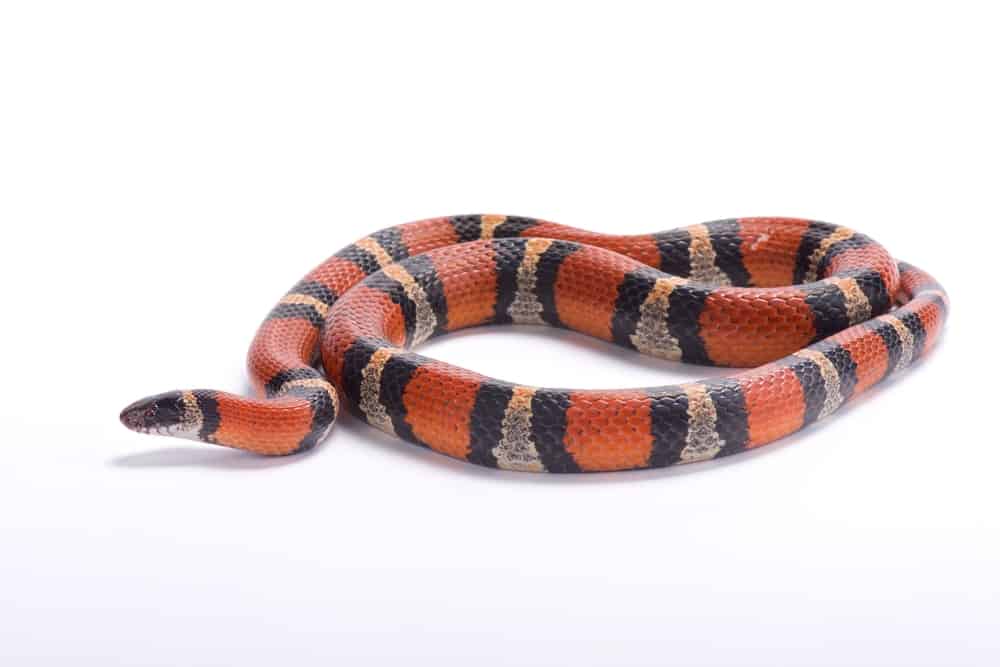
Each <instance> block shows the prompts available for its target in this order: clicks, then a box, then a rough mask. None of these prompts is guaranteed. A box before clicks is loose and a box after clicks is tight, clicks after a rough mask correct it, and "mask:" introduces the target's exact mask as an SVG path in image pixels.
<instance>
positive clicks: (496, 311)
mask: <svg viewBox="0 0 1000 667" xmlns="http://www.w3.org/2000/svg"><path fill="white" fill-rule="evenodd" d="M947 309H948V298H947V296H946V294H945V292H944V290H943V289H942V288H941V286H940V285H938V283H937V282H936V281H935V280H934V279H933V278H932V277H931V276H929V275H928V274H927V273H925V272H923V271H921V270H919V269H917V268H916V267H913V266H911V265H909V264H906V263H903V262H897V261H896V260H894V259H893V257H892V256H891V255H890V254H889V253H888V252H887V251H886V250H885V248H883V247H882V246H881V245H879V244H878V243H876V242H874V241H873V240H872V239H870V238H869V237H867V236H865V235H863V234H860V233H858V232H855V231H852V230H850V229H848V228H846V227H840V226H836V225H832V224H828V223H823V222H816V221H810V220H801V219H793V218H741V219H730V220H719V221H715V222H709V223H705V224H699V225H693V226H690V227H685V228H681V229H675V230H671V231H666V232H661V233H656V234H647V235H635V236H616V235H608V234H599V233H594V232H588V231H584V230H582V229H577V228H574V227H569V226H565V225H560V224H556V223H553V222H547V221H544V220H538V219H533V218H525V217H515V216H503V215H462V216H451V217H443V218H433V219H429V220H421V221H418V222H412V223H408V224H404V225H399V226H396V227H390V228H387V229H383V230H381V231H379V232H377V233H374V234H372V235H370V236H367V237H365V238H363V239H361V240H360V241H358V242H356V243H354V244H352V245H350V246H348V247H346V248H344V249H343V250H341V251H340V252H338V253H336V254H335V255H333V256H332V257H331V258H330V259H328V260H327V261H325V262H323V263H322V264H321V265H319V266H318V267H316V268H315V269H314V270H313V271H311V272H310V273H309V274H308V275H306V277H305V278H304V279H303V280H301V281H300V282H299V283H297V284H296V285H295V286H294V287H293V288H292V289H291V290H290V291H289V292H288V293H287V294H286V295H285V296H284V298H282V299H281V301H280V302H279V303H278V304H277V306H275V307H274V309H273V310H272V311H271V313H270V314H269V316H268V317H267V319H266V320H265V321H264V322H263V324H262V325H261V326H260V328H259V330H258V331H257V334H256V337H255V338H254V341H253V344H252V346H251V348H250V352H249V358H248V366H249V373H250V377H251V379H252V383H253V385H254V388H255V391H256V392H257V394H258V396H257V397H256V398H246V397H243V396H238V395H233V394H229V393H224V392H220V391H211V390H187V391H171V392H167V393H163V394H158V395H156V396H150V397H148V398H145V399H142V400H140V401H137V402H135V403H133V404H132V405H130V406H128V407H127V408H125V410H124V411H123V412H122V413H121V420H122V422H123V423H124V424H125V425H126V426H127V427H128V428H130V429H132V430H135V431H140V432H145V433H159V434H164V435H171V436H178V437H185V438H193V439H196V440H200V441H204V442H209V443H214V444H217V445H225V446H227V447H235V448H238V449H244V450H249V451H251V452H256V453H258V454H267V455H283V454H294V453H297V452H302V451H305V450H308V449H310V448H312V447H314V446H315V445H316V444H317V443H318V442H320V441H321V440H323V438H325V437H326V436H327V434H328V433H329V431H330V429H331V427H332V426H333V423H334V421H335V420H336V418H337V413H338V409H339V407H338V406H339V405H340V403H341V401H342V400H344V399H346V400H347V402H348V403H349V404H350V405H351V406H353V407H354V408H355V409H356V412H357V414H358V415H359V416H360V417H362V418H363V419H365V420H366V421H367V422H368V423H369V424H371V425H373V426H376V427H378V428H379V429H381V430H383V431H385V432H387V433H390V434H393V435H395V436H398V437H400V438H402V439H404V440H408V441H410V442H413V443H417V444H419V445H422V446H425V447H429V448H431V449H433V450H435V451H437V452H441V453H443V454H447V455H449V456H453V457H456V458H459V459H463V460H466V461H469V462H471V463H476V464H480V465H484V466H490V467H496V468H503V469H508V470H520V471H537V472H542V471H547V472H583V471H610V470H625V469H633V468H649V467H662V466H669V465H673V464H677V463H687V462H692V461H702V460H707V459H712V458H716V457H721V456H726V455H729V454H735V453H737V452H741V451H744V450H747V449H751V448H754V447H758V446H760V445H763V444H765V443H769V442H772V441H774V440H776V439H778V438H781V437H783V436H785V435H788V434H790V433H792V432H794V431H797V430H799V429H801V428H803V427H804V426H806V425H808V424H810V423H812V422H814V421H816V420H819V419H822V418H824V417H826V416H828V415H829V414H831V413H832V412H834V411H835V410H836V409H837V408H838V407H839V406H841V405H843V404H844V402H845V401H847V400H848V399H850V398H852V397H854V396H857V395H859V394H861V393H862V392H864V391H865V390H866V389H868V388H869V387H871V386H872V385H874V384H875V383H877V382H879V381H880V380H883V379H885V378H886V377H888V376H890V375H892V374H894V373H896V372H898V371H900V370H902V369H904V368H906V367H907V366H909V365H910V364H911V363H912V362H913V361H914V360H916V359H917V358H919V357H921V356H922V355H923V354H925V353H926V352H927V351H928V350H929V349H930V348H931V346H932V345H933V343H934V341H935V340H936V339H937V337H938V335H939V333H940V331H941V329H942V326H943V324H944V320H945V317H946V313H947ZM511 323H513V324H547V325H551V326H556V327H564V328H568V329H572V330H574V331H578V332H582V333H585V334H589V335H591V336H594V337H596V338H600V339H603V340H606V341H612V342H614V343H617V344H619V345H622V346H624V347H628V348H632V349H634V350H637V351H638V352H641V353H643V354H647V355H652V356H655V357H660V358H664V359H671V360H678V361H684V362H690V363H696V364H709V365H718V366H732V367H746V368H749V370H744V371H742V372H739V373H735V374H733V375H731V376H729V377H725V378H718V379H710V380H703V381H697V382H687V383H682V384H676V385H667V386H658V387H647V388H637V389H625V390H600V389H581V390H577V389H550V388H541V387H530V386H524V385H519V384H514V383H510V382H505V381H500V380H496V379H492V378H488V377H484V376H482V375H479V374H477V373H475V372H472V371H470V370H466V369H463V368H458V367H456V366H452V365H450V364H447V363H443V362H441V361H436V360H434V359H430V358H427V357H424V356H421V355H419V354H416V353H414V352H412V351H410V349H411V347H413V346H416V345H419V344H420V343H422V342H423V341H425V340H427V339H428V338H430V337H432V336H437V335H440V334H444V333H446V332H450V331H457V330H459V329H464V328H466V327H473V326H478V325H484V324H511ZM320 362H321V363H322V365H321V368H322V369H323V370H322V371H320V370H318V367H319V366H320Z"/></svg>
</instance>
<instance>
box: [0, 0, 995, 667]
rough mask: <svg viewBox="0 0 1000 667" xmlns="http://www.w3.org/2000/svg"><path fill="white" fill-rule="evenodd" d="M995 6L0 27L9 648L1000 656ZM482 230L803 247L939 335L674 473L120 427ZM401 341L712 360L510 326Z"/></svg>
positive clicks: (138, 19) (498, 350)
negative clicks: (377, 269) (440, 232)
mask: <svg viewBox="0 0 1000 667" xmlns="http://www.w3.org/2000/svg"><path fill="white" fill-rule="evenodd" d="M356 5H360V3H356ZM988 7H989V5H986V4H984V5H982V6H976V5H971V4H964V3H940V4H939V5H938V6H937V7H933V6H932V7H928V6H925V5H922V4H920V3H905V4H899V5H890V4H880V3H859V4H857V5H846V4H843V3H790V4H782V5H772V4H759V3H755V4H753V5H752V6H751V5H750V4H749V3H747V5H745V6H744V5H739V4H736V5H714V4H708V3H698V4H697V5H694V4H692V5H691V7H689V8H688V9H666V8H663V7H658V6H657V5H652V4H651V5H634V4H627V3H608V4H607V5H605V6H604V7H598V6H592V5H586V4H576V3H574V4H571V5H549V4H541V3H527V4H519V3H506V2H505V3H490V4H466V3H456V4H452V5H439V4H431V5H428V4H427V3H419V4H418V3H414V4H413V5H412V6H406V5H391V6H390V5H385V6H374V5H372V6H369V7H367V8H360V7H359V6H343V7H339V8H334V7H332V6H323V5H300V4H291V3H274V4H271V5H264V4H259V3H230V4H217V3H213V4H206V3H189V4H181V3H156V4H153V3H120V4H109V3H65V4H51V3H44V2H24V3H16V2H15V3H5V4H4V5H3V9H0V96H2V104H0V220H2V221H3V227H4V232H3V239H4V240H3V244H2V247H3V262H2V263H0V272H2V280H3V283H2V284H3V285H4V287H3V289H4V302H5V303H4V305H5V313H6V314H5V316H4V318H3V320H4V324H5V326H4V333H3V345H4V355H3V359H4V361H3V370H4V378H3V384H2V388H0V392H2V401H0V412H2V415H0V419H2V423H3V432H4V437H3V463H2V464H0V663H2V664H4V665H12V666H14V665H16V666H18V667H20V666H25V667H28V666H34V665H55V664H72V665H111V664H121V665H171V666H174V665H236V664H238V665H244V666H248V665H265V664H272V665H273V664H294V665H302V666H305V665H330V664H341V665H376V664H378V665H382V664H385V665H398V664H420V665H422V664H434V665H469V664H478V665H515V664H524V665H536V664H537V665H542V664H550V665H567V664H572V665H581V666H583V665H616V666H618V665H654V664H668V663H669V664H678V665H734V664H743V665H795V666H797V667H801V666H808V665H838V666H839V665H845V664H852V665H907V666H914V665H945V664H946V665H949V666H958V665H962V666H965V665H983V666H985V665H996V664H998V663H1000V637H998V633H997V626H998V619H1000V602H998V595H1000V567H998V564H1000V563H998V561H1000V538H998V532H997V519H996V516H997V510H998V502H1000V492H998V489H997V481H996V480H997V470H998V465H1000V453H998V449H997V436H996V434H997V426H996V423H997V422H996V412H995V411H996V408H995V402H996V401H995V398H994V396H995V391H996V386H997V385H996V379H997V377H998V375H997V371H998V369H997V363H996V353H995V349H996V347H995V346H996V335H995V333H994V332H995V331H996V328H995V327H996V320H995V318H994V317H992V314H995V312H996V304H997V298H996V293H997V292H996V290H997V281H996V278H995V275H996V274H995V271H996V266H995V265H996V262H995V259H994V258H995V256H996V250H995V248H996V242H997V241H996V232H995V229H996V224H997V221H998V215H997V210H998V209H997V201H996V186H997V182H998V170H997V154H998V148H1000V145H998V141H997V131H996V127H997V118H998V112H1000V108H998V105H997V100H996V97H995V95H996V91H997V87H996V63H997V61H998V57H1000V53H998V48H997V41H996V35H995V30H994V28H995V25H996V21H995V17H993V16H990V15H989V13H988V9H987V8H988ZM477 211H482V212H501V213H511V214H522V215H533V216H539V217H545V218H549V219H554V220H558V221H563V222H567V223H571V224H576V225H579V226H582V227H586V228H591V229H595V230H606V231H611V230H614V231H619V232H629V231H634V232H649V231H655V230H660V229H667V228H671V227H675V226H679V225H683V224H691V223H695V222H701V221H706V220H712V219H716V218H721V217H728V216H741V215H794V216H806V217H814V218H819V219H825V220H831V221H835V222H839V223H843V224H848V225H850V226H852V227H856V228H858V229H861V230H863V231H865V232H867V233H869V234H871V235H872V236H874V237H876V238H877V239H879V240H881V241H882V242H884V243H885V244H886V245H887V246H888V247H889V248H890V249H891V250H893V252H895V253H896V254H897V255H898V256H899V257H901V258H903V259H906V260H907V261H910V262H913V263H916V264H918V265H919V266H922V267H926V268H927V269H929V270H931V271H932V272H933V273H934V274H935V275H936V276H937V277H938V278H939V280H941V282H942V283H943V284H944V285H945V286H946V287H947V288H948V289H949V291H950V293H951V295H952V297H953V315H952V318H951V319H950V321H949V322H948V326H947V331H946V333H945V335H944V337H943V340H942V341H941V345H940V346H939V347H938V349H937V350H936V352H935V353H934V354H933V355H932V356H931V357H930V358H929V359H927V360H926V361H925V362H922V363H920V364H919V365H918V366H917V367H915V368H914V369H912V371H911V372H908V373H906V374H905V376H903V377H901V378H899V379H898V380H897V381H894V382H892V383H891V385H890V386H887V387H882V388H880V389H879V390H878V391H875V392H873V393H872V394H871V395H870V396H869V397H868V399H867V400H864V401H861V402H857V403H855V404H854V405H853V406H851V407H849V408H847V409H845V410H843V411H841V412H840V413H838V414H837V415H836V416H835V417H833V418H831V419H830V420H828V421H827V422H825V423H824V424H822V425H819V426H816V427H813V428H810V429H808V430H807V431H805V432H804V433H802V434H800V435H798V436H795V437H792V438H789V439H788V440H786V441H785V442H784V443H782V444H778V445H774V446H770V447H767V448H765V449H764V450H761V451H759V452H757V453H754V454H749V455H743V456H738V457H733V458H730V459H727V460H725V461H721V462H718V463H712V464H702V465H692V466H688V467H681V468H676V469H672V470H668V471H654V472H641V473H634V474H613V475H593V476H582V477H581V476H577V477H546V476H532V475H526V474H504V473H500V472H495V471H489V470H483V469H479V468H476V467H474V466H471V465H465V464H461V463H458V462H455V461H451V460H448V459H446V458H444V457H441V456H438V455H435V454H433V453H430V452H426V451H421V450H419V449H416V448H414V447H412V446H409V445H406V444H403V443H398V442H396V441H394V440H390V439H388V438H386V437H383V436H381V435H380V434H379V433H377V432H376V431H374V430H373V429H370V428H367V427H363V426H361V425H360V424H359V423H358V422H357V421H356V420H354V419H353V418H345V419H344V420H343V422H342V423H341V424H339V425H338V426H337V428H336V429H335V431H334V434H333V435H332V437H331V438H330V439H329V440H328V441H327V442H326V443H325V444H324V445H323V446H321V447H320V448H319V449H318V450H317V451H315V453H313V454H310V455H308V456H302V457H298V458H291V459H282V460H265V459H261V458H255V457H252V456H247V455H243V454H240V453H237V452H231V451H228V450H223V449H214V448H211V447H208V446H199V445H197V444H193V443H185V442H183V441H171V440H166V439H161V440H157V439H153V438H150V437H142V436H139V435H136V434H133V433H129V432H127V431H126V430H125V429H124V428H122V427H121V426H120V425H119V424H118V422H117V413H118V410H119V409H120V408H121V407H122V406H123V405H124V404H125V403H127V402H129V401H131V400H133V399H135V398H138V397H140V396H142V395H145V394H148V393H153V392H157V391H162V390H166V389H170V388H176V387H214V388H219V389H229V390H240V389H241V388H244V387H245V380H244V374H243V363H242V362H243V355H244V353H245V349H246V346H247V344H248V343H249V341H250V338H251V336H252V333H253V330H254V328H255V327H256V325H257V324H258V323H259V321H260V320H261V319H262V318H263V316H264V315H265V314H266V313H267V311H268V310H269V309H270V307H271V305H272V304H273V302H274V301H275V300H276V299H277V298H278V297H279V296H280V295H281V294H282V293H283V292H284V290H285V289H286V288H287V287H289V286H290V285H291V284H293V283H294V282H295V281H296V280H297V279H298V278H299V277H300V275H302V274H303V273H304V272H305V271H306V270H307V269H308V268H309V267H310V266H312V265H313V264H315V263H317V262H319V261H320V260H322V259H323V258H324V257H326V256H327V255H328V254H330V253H332V252H333V251H335V250H337V249H338V248H340V247H341V246H343V245H345V244H347V243H349V242H351V241H353V240H355V239H356V238H358V237H361V236H363V235H365V234H367V233H369V232H371V231H373V230H375V229H378V228H380V227H383V226H387V225H391V224H396V223H398V222H404V221H407V220H413V219H418V218H422V217H428V216H432V215H445V214H451V213H464V212H477ZM425 351H426V352H428V353H430V354H433V355H436V356H439V357H441V358H444V359H447V360H449V361H453V362H458V363H462V364H465V365H467V366H469V367H472V368H474V369H476V370H479V371H482V372H486V373H490V374H493V375H498V376H501V377H503V378H506V379H511V380H516V381H520V382H526V383H538V384H545V385H563V386H578V387H579V386H589V387H621V386H630V385H643V384H654V383H663V382H667V381H671V380H676V379H679V378H694V377H699V376H702V375H704V374H705V373H706V372H707V371H705V370H704V369H698V368H679V367H677V366H674V365H670V364H664V363H657V362H653V361H649V360H646V359H642V358H640V357H638V356H636V355H632V354H629V353H627V352H624V351H620V350H617V349H614V348H612V347H611V346H610V345H605V344H603V343H598V342H594V341H591V340H588V339H584V338H583V337H580V336H576V335H572V334H565V333H553V332H545V331H537V330H530V329H525V330H521V331H520V332H515V331H513V330H511V329H507V330H496V331H491V332H477V333H471V334H464V335H458V336H455V337H452V338H449V339H446V340H441V341H437V342H434V343H432V344H430V345H428V346H426V348H425Z"/></svg>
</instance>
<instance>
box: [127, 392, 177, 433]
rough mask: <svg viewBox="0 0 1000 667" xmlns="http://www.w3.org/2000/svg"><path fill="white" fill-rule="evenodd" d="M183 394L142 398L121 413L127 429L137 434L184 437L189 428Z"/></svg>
mask: <svg viewBox="0 0 1000 667" xmlns="http://www.w3.org/2000/svg"><path fill="white" fill-rule="evenodd" d="M186 412H187V410H186V406H185V402H184V398H183V394H182V392H179V391H168V392H166V393H163V394H157V395H156V396H149V397H146V398H142V399H140V400H138V401H136V402H134V403H132V404H130V405H128V406H127V407H126V408H125V409H124V410H122V411H121V414H120V415H119V417H118V418H119V419H120V420H121V423H122V424H124V425H125V428H127V429H129V430H130V431H135V432H137V433H151V434H155V435H182V434H183V433H184V432H185V431H186V430H187V426H188V421H189V420H188V419H186Z"/></svg>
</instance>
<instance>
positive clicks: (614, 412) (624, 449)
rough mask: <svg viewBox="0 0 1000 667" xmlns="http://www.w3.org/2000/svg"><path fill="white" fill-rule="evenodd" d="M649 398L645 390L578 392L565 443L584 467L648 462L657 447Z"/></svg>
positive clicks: (619, 466)
mask: <svg viewBox="0 0 1000 667" xmlns="http://www.w3.org/2000/svg"><path fill="white" fill-rule="evenodd" d="M650 414H651V413H650V401H649V397H648V396H647V395H646V394H645V393H644V392H641V391H634V392H633V391H617V392H586V391H583V392H575V393H573V394H572V395H571V396H570V407H569V408H568V409H567V410H566V436H565V438H564V439H563V443H564V444H565V446H566V451H568V452H569V453H570V454H571V455H572V456H573V458H574V459H575V460H576V462H577V464H578V465H579V466H580V468H581V469H583V470H624V469H628V468H640V467H643V466H645V465H646V462H647V461H648V460H649V455H650V452H651V451H652V448H653V432H652V421H651V417H650Z"/></svg>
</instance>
